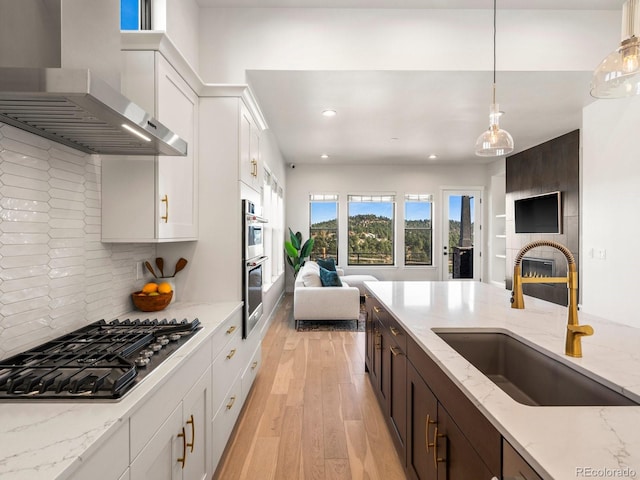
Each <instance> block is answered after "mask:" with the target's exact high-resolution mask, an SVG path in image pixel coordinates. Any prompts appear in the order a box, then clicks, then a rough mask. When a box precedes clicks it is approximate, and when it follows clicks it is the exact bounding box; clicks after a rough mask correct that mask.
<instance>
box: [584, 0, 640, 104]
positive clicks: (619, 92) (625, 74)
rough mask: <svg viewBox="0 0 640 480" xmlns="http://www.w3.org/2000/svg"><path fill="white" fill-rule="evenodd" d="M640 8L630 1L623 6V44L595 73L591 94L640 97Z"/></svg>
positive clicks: (633, 0) (606, 96) (605, 96)
mask: <svg viewBox="0 0 640 480" xmlns="http://www.w3.org/2000/svg"><path fill="white" fill-rule="evenodd" d="M637 30H640V5H639V0H627V2H626V3H625V4H624V5H623V7H622V42H621V43H620V46H619V47H618V48H617V49H616V50H615V51H614V52H612V53H610V54H609V56H607V58H605V59H604V60H603V61H602V63H600V65H598V68H597V69H596V71H595V72H594V73H593V79H592V81H591V95H592V96H593V97H596V98H622V97H629V96H631V95H639V94H640V65H639V61H640V39H639V38H638V36H637V34H638V35H640V32H638V31H637Z"/></svg>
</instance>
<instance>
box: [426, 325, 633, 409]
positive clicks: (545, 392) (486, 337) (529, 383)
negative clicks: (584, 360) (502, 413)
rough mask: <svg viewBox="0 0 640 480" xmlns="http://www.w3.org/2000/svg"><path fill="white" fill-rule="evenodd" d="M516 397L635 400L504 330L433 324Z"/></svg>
mask: <svg viewBox="0 0 640 480" xmlns="http://www.w3.org/2000/svg"><path fill="white" fill-rule="evenodd" d="M434 333H436V335H438V336H439V337H440V338H442V339H443V340H444V341H445V342H446V343H447V344H449V346H451V348H453V349H454V350H455V351H456V352H458V353H459V354H460V355H462V356H463V357H464V358H465V359H466V360H467V361H469V363H471V364H472V365H473V366H474V367H476V368H477V369H478V370H480V371H481V372H482V373H483V374H484V375H485V376H486V377H487V378H489V379H490V380H491V381H492V382H493V383H495V384H496V385H497V386H498V387H500V388H501V389H502V390H503V391H504V392H505V393H506V394H507V395H509V396H510V397H511V398H513V399H514V400H515V401H517V402H519V403H522V404H524V405H532V406H637V405H640V403H638V402H637V401H634V400H632V399H630V398H628V397H626V396H624V395H622V394H621V393H619V392H616V391H615V390H612V389H611V388H609V387H608V386H607V385H605V384H603V383H600V382H599V381H597V380H594V379H593V378H590V377H588V376H586V375H584V374H583V373H581V372H579V371H577V370H575V369H573V368H571V367H570V366H568V365H565V364H564V363H562V362H560V361H558V360H556V359H554V358H552V357H550V356H549V355H546V354H545V353H542V352H541V351H539V350H536V349H535V348H533V347H531V346H529V345H527V344H525V343H523V342H521V341H520V340H518V339H517V338H514V337H512V336H511V335H508V334H506V333H503V332H497V331H491V330H476V331H472V332H471V331H469V330H465V331H452V330H451V329H434Z"/></svg>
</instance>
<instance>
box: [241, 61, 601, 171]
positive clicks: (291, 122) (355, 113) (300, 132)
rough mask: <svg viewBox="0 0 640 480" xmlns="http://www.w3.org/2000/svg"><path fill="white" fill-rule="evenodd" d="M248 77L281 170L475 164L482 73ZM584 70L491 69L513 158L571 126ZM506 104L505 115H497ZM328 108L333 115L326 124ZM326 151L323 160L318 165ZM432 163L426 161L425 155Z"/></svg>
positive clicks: (585, 85) (481, 121)
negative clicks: (278, 154) (279, 156)
mask: <svg viewBox="0 0 640 480" xmlns="http://www.w3.org/2000/svg"><path fill="white" fill-rule="evenodd" d="M248 79H249V83H250V85H251V88H252V90H253V92H254V94H255V95H256V97H257V100H258V103H259V105H260V107H261V109H262V112H263V114H264V116H265V118H266V121H267V123H268V125H269V128H270V129H271V130H272V131H273V133H274V135H275V136H276V138H277V139H278V144H279V146H280V149H281V151H282V154H283V156H284V157H285V159H286V161H287V162H289V163H298V164H304V163H316V164H317V163H319V162H324V163H327V164H332V163H339V164H358V163H366V164H388V163H393V164H413V165H415V164H425V163H429V162H431V163H446V164H451V163H468V162H473V163H478V162H490V161H493V160H494V159H493V158H480V157H476V156H475V155H474V153H473V149H474V144H475V141H476V139H477V137H478V136H479V135H480V134H481V133H482V132H483V131H484V130H486V129H487V128H488V126H489V105H490V103H491V80H492V79H491V73H490V72H397V71H369V72H362V71H357V72H344V71H324V72H317V71H315V72H306V71H250V72H248ZM590 79H591V75H590V74H589V73H588V72H499V73H498V88H497V101H498V102H501V100H502V103H501V109H504V110H505V115H503V116H502V119H501V127H502V128H504V129H506V130H507V131H508V132H509V133H511V135H512V136H513V138H514V142H515V144H516V151H521V150H525V149H527V148H529V147H532V146H534V145H538V144H540V143H542V142H544V141H546V140H549V139H551V138H555V137H557V136H559V135H562V134H564V133H567V132H569V131H572V130H575V129H577V128H580V122H581V111H582V107H583V106H584V105H587V104H588V103H589V102H591V100H592V99H591V98H590V96H589V81H590ZM502 107H505V108H502ZM327 108H331V109H335V110H336V111H337V112H338V114H337V115H336V116H335V117H333V118H326V117H323V116H322V115H321V112H322V111H323V110H325V109H327ZM322 153H326V154H328V155H329V156H330V158H329V159H327V160H320V155H321V154H322ZM432 153H434V154H436V155H437V156H438V159H437V160H435V161H433V160H428V159H427V157H428V156H429V155H430V154H432Z"/></svg>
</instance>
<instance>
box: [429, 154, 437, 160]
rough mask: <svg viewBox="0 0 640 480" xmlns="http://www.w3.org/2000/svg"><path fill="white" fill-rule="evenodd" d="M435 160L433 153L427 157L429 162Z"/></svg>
mask: <svg viewBox="0 0 640 480" xmlns="http://www.w3.org/2000/svg"><path fill="white" fill-rule="evenodd" d="M436 158H438V156H437V155H436V154H435V153H432V154H431V155H429V160H435V159H436Z"/></svg>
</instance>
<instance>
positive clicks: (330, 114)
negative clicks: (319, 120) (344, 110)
mask: <svg viewBox="0 0 640 480" xmlns="http://www.w3.org/2000/svg"><path fill="white" fill-rule="evenodd" d="M337 114H338V112H336V111H335V110H325V111H323V112H322V116H324V117H335V116H336V115H337Z"/></svg>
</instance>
